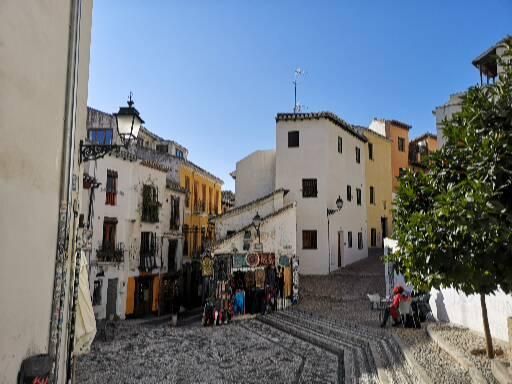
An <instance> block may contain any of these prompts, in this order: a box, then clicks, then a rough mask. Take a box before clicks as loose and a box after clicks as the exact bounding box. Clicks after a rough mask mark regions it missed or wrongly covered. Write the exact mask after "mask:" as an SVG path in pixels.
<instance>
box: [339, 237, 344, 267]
mask: <svg viewBox="0 0 512 384" xmlns="http://www.w3.org/2000/svg"><path fill="white" fill-rule="evenodd" d="M343 239H344V237H343V231H339V232H338V268H341V266H342V265H343V248H344V245H345V244H344V242H343Z"/></svg>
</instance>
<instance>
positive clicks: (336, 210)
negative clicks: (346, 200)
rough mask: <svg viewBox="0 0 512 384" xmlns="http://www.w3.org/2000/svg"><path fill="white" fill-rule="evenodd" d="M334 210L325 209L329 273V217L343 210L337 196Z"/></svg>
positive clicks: (339, 197) (340, 199)
mask: <svg viewBox="0 0 512 384" xmlns="http://www.w3.org/2000/svg"><path fill="white" fill-rule="evenodd" d="M336 208H337V209H331V208H327V249H328V250H329V261H328V265H329V273H331V241H330V240H329V232H330V230H329V216H331V215H334V214H335V213H336V212H339V211H341V208H343V199H342V198H341V196H339V195H338V198H337V199H336Z"/></svg>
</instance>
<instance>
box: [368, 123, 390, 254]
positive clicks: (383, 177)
mask: <svg viewBox="0 0 512 384" xmlns="http://www.w3.org/2000/svg"><path fill="white" fill-rule="evenodd" d="M365 136H366V137H367V138H368V145H370V144H372V145H373V159H370V157H369V154H368V156H367V158H366V162H365V163H366V188H367V191H366V207H367V217H368V247H372V248H375V247H377V248H378V247H382V241H383V229H382V224H381V218H383V217H384V218H386V219H387V225H386V235H387V236H388V237H389V236H391V233H392V230H393V228H392V221H393V220H392V211H391V205H392V204H391V203H392V171H391V146H392V144H393V143H392V142H391V141H390V140H389V139H387V138H385V137H384V136H381V135H379V134H377V133H374V132H372V131H370V130H368V131H367V132H366V133H365ZM368 152H369V151H368ZM370 187H373V190H374V202H373V203H371V202H370ZM372 228H374V229H375V232H376V244H375V245H374V246H372V243H371V235H372Z"/></svg>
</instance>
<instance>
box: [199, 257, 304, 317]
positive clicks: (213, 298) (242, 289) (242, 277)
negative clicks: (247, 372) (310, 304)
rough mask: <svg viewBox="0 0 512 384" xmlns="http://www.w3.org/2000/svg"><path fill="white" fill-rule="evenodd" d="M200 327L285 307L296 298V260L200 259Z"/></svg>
mask: <svg viewBox="0 0 512 384" xmlns="http://www.w3.org/2000/svg"><path fill="white" fill-rule="evenodd" d="M202 275H203V282H202V286H203V304H204V311H203V325H220V324H226V323H228V322H230V321H231V320H232V319H233V318H234V317H237V316H243V315H249V314H250V315H256V314H265V313H269V312H272V311H276V310H281V309H284V308H287V307H288V306H290V305H292V304H295V303H297V302H298V299H299V286H298V283H299V281H298V279H299V274H298V262H297V259H296V257H289V256H279V257H277V258H276V255H275V254H274V253H268V252H267V253H263V252H261V253H246V254H233V253H231V254H216V255H206V256H205V257H203V260H202Z"/></svg>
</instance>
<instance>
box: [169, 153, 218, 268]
mask: <svg viewBox="0 0 512 384" xmlns="http://www.w3.org/2000/svg"><path fill="white" fill-rule="evenodd" d="M179 173H180V186H181V187H182V188H184V189H185V190H186V191H187V193H186V197H185V216H184V225H183V236H184V244H183V257H184V261H185V259H187V258H188V259H189V260H191V259H193V258H197V257H199V255H200V254H201V252H202V251H203V250H204V247H205V245H206V241H207V240H210V239H212V238H213V237H212V236H213V230H212V228H210V227H209V226H208V218H209V217H210V216H213V215H220V214H221V213H222V193H221V189H222V184H223V182H222V180H220V179H219V178H217V177H215V176H214V175H212V174H210V173H209V172H207V171H204V170H202V169H200V168H199V167H197V166H195V165H193V164H192V163H190V162H188V161H186V162H185V161H184V162H182V164H181V165H180V172H179Z"/></svg>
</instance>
